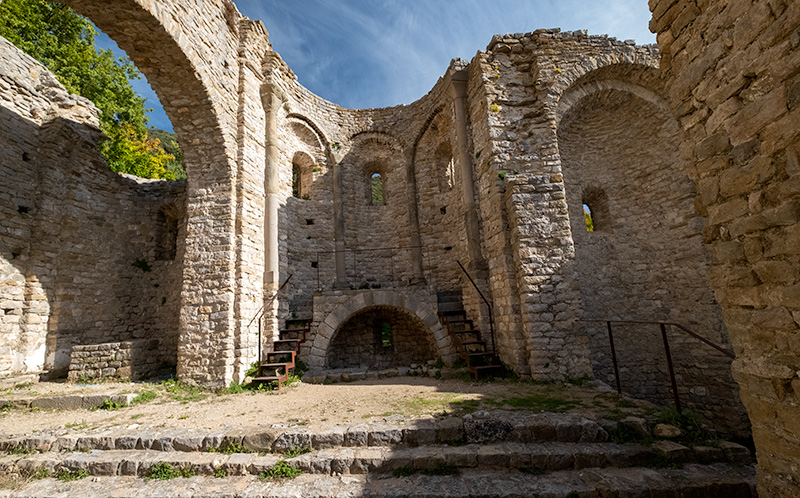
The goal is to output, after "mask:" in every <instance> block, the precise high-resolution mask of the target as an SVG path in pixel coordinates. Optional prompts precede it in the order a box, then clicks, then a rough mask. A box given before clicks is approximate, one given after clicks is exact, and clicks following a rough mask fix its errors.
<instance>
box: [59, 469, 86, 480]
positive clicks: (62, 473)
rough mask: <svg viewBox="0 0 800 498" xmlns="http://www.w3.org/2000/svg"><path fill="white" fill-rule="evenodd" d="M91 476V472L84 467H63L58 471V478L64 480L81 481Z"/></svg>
mask: <svg viewBox="0 0 800 498" xmlns="http://www.w3.org/2000/svg"><path fill="white" fill-rule="evenodd" d="M87 477H89V473H88V472H86V471H85V470H83V469H77V470H69V469H61V470H59V471H58V472H57V473H56V479H58V480H59V481H62V482H70V481H79V480H81V479H86V478H87Z"/></svg>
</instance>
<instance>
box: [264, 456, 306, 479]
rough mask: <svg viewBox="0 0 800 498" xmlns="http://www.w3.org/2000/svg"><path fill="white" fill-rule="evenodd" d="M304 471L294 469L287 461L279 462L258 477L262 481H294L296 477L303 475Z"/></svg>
mask: <svg viewBox="0 0 800 498" xmlns="http://www.w3.org/2000/svg"><path fill="white" fill-rule="evenodd" d="M302 473H303V471H302V470H300V469H298V468H295V467H292V466H291V465H289V464H288V463H286V461H285V460H279V461H278V463H276V464H275V465H273V466H272V467H270V468H268V469H264V470H262V471H261V472H259V474H258V477H260V478H261V479H269V480H276V479H294V478H295V477H297V476H299V475H300V474H302Z"/></svg>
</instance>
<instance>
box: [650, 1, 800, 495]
mask: <svg viewBox="0 0 800 498" xmlns="http://www.w3.org/2000/svg"><path fill="white" fill-rule="evenodd" d="M650 8H651V10H652V12H653V20H652V22H651V25H650V27H651V30H652V31H654V32H655V33H657V35H658V43H659V47H660V49H661V53H662V60H661V69H662V71H664V72H665V74H666V75H667V77H668V88H669V94H668V100H669V102H670V105H671V108H672V111H673V114H674V115H675V116H676V118H677V119H678V121H679V122H680V124H681V128H682V129H683V134H684V137H685V141H684V142H683V143H682V144H681V147H680V149H679V154H680V158H681V159H682V160H683V161H684V164H685V165H686V170H687V172H688V174H689V176H690V178H691V179H692V180H693V182H694V183H695V184H696V185H697V191H698V193H699V197H698V202H697V204H698V208H699V211H700V214H701V215H702V216H704V217H705V218H706V224H705V228H704V230H703V240H704V242H705V243H706V244H707V245H708V248H709V251H710V253H711V261H712V267H711V271H710V278H711V282H712V284H713V286H714V289H715V294H716V298H717V301H718V302H719V304H720V306H721V308H722V313H723V316H724V317H725V324H726V325H727V329H728V333H729V334H730V338H731V342H732V343H733V347H734V349H735V351H736V356H737V358H736V360H735V361H734V362H733V376H734V378H735V379H736V380H737V382H738V383H739V387H740V394H741V398H742V401H743V402H744V405H745V407H746V408H747V410H748V414H749V415H750V420H751V422H752V426H753V437H754V439H755V443H756V452H757V458H758V486H759V490H758V491H759V495H760V496H770V497H787V498H788V497H790V496H792V497H793V496H797V490H798V489H800V481H798V475H799V474H800V458H799V457H798V455H799V454H800V453H798V448H800V425H798V423H799V422H798V421H800V408H798V406H800V394H798V393H800V377H798V373H797V372H798V371H800V330H798V329H800V307H798V303H800V293H799V292H798V289H800V273H798V268H800V237H799V235H800V162H799V161H798V149H797V144H798V138H800V4H799V3H798V2H790V1H782V0H774V1H761V2H749V1H739V0H731V1H727V2H708V1H697V2H695V1H687V0H677V1H673V0H650Z"/></svg>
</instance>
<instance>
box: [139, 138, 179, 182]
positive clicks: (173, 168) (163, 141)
mask: <svg viewBox="0 0 800 498" xmlns="http://www.w3.org/2000/svg"><path fill="white" fill-rule="evenodd" d="M147 136H148V137H149V138H155V139H158V141H159V142H160V146H161V148H162V149H164V151H165V152H166V153H167V154H169V155H171V156H172V159H170V160H169V161H167V163H166V164H165V165H164V167H165V168H166V169H167V171H169V172H171V173H172V174H173V175H174V177H175V179H176V180H185V179H186V170H185V169H184V167H183V151H182V150H181V147H180V146H179V145H178V140H177V138H176V137H175V134H174V133H170V132H168V131H166V130H159V129H158V128H150V129H149V130H147Z"/></svg>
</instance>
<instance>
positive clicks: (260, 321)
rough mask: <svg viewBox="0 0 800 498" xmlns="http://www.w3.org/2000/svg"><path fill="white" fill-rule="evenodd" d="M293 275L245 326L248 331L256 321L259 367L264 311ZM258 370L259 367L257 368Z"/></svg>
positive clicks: (289, 277)
mask: <svg viewBox="0 0 800 498" xmlns="http://www.w3.org/2000/svg"><path fill="white" fill-rule="evenodd" d="M293 275H294V273H292V274H291V275H289V276H288V277H287V278H286V280H284V281H283V283H282V284H281V286H280V287H278V290H277V291H276V292H275V294H273V295H272V297H271V298H269V301H267V302H266V303H264V304H263V305H262V306H261V308H259V309H258V311H256V314H255V315H254V316H253V318H252V319H251V320H250V323H248V324H247V328H248V329H249V328H250V326H251V325H253V322H255V321H256V320H258V364H259V365H261V348H262V345H261V329H262V327H261V324H262V323H263V320H264V311H266V310H267V309H268V308H269V307H270V306H271V305H272V303H273V302H274V301H275V299H276V298H277V297H278V294H280V293H281V291H282V290H283V288H284V287H286V284H288V283H289V280H291V279H292V276H293ZM259 368H260V367H259Z"/></svg>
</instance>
